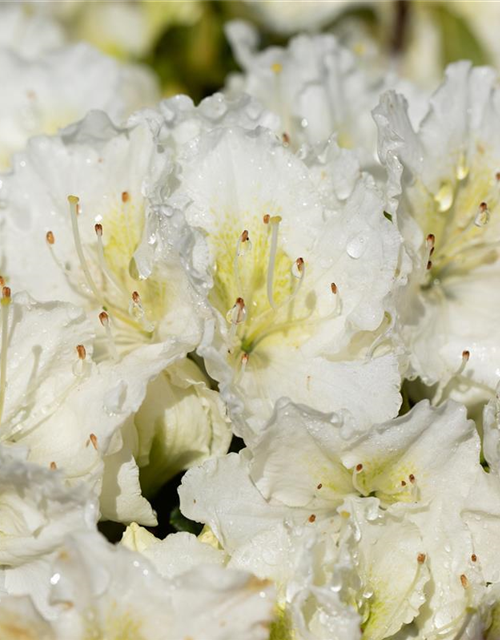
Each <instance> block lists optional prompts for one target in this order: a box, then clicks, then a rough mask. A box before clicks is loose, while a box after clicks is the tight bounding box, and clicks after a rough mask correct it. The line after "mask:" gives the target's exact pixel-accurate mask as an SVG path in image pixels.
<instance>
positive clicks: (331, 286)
mask: <svg viewBox="0 0 500 640" xmlns="http://www.w3.org/2000/svg"><path fill="white" fill-rule="evenodd" d="M330 288H331V290H332V293H333V294H334V295H336V294H337V291H338V288H337V285H336V284H335V282H332V284H331V285H330Z"/></svg>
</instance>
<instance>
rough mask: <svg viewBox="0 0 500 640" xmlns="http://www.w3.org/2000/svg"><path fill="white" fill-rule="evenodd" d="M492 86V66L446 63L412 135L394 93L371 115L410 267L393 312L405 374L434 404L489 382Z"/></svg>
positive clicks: (495, 323) (494, 159) (494, 205)
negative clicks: (405, 355) (405, 354)
mask: <svg viewBox="0 0 500 640" xmlns="http://www.w3.org/2000/svg"><path fill="white" fill-rule="evenodd" d="M496 83H497V77H496V73H495V72H494V71H493V70H492V69H488V68H475V69H472V68H471V67H470V65H469V64H468V63H465V62H464V63H458V64H456V65H452V66H450V67H449V68H448V71H447V74H446V80H445V82H444V84H443V85H442V86H441V87H440V88H439V90H438V91H437V92H436V94H435V95H434V96H433V98H432V99H431V103H430V110H429V113H428V115H427V116H426V118H425V119H424V120H423V122H422V124H421V126H420V128H419V130H418V132H417V133H415V132H414V130H413V128H412V127H411V124H410V122H409V119H408V115H407V105H406V101H405V100H404V98H403V97H402V96H399V95H396V94H394V93H391V92H389V93H388V94H386V95H385V96H384V97H383V98H382V102H381V104H380V106H379V107H377V109H376V111H375V118H376V120H377V122H378V124H379V127H380V137H381V139H380V155H381V158H382V159H383V160H384V161H385V163H386V165H387V166H388V168H389V169H390V172H391V175H392V186H391V194H392V195H393V196H394V200H393V209H392V213H393V215H395V216H396V217H397V222H398V225H399V228H400V229H401V232H402V235H403V237H404V239H405V248H406V251H407V254H408V255H409V257H410V258H411V261H412V264H413V268H412V271H411V273H410V275H409V279H408V285H407V287H406V288H405V291H404V293H403V295H402V296H401V298H400V301H399V306H398V316H399V320H400V331H401V333H402V335H403V338H404V341H405V343H406V345H407V347H408V350H409V352H410V368H409V370H408V373H407V375H408V377H415V376H420V378H421V379H422V380H423V382H424V383H425V384H426V385H429V386H430V385H435V384H437V383H438V387H437V389H434V390H433V391H432V392H431V391H429V392H428V393H432V394H433V395H434V402H436V403H437V402H438V401H439V400H440V398H441V397H443V396H451V397H453V398H456V399H460V400H463V401H466V402H467V404H468V405H469V406H472V405H474V404H475V403H480V402H484V399H488V398H489V397H491V394H492V392H493V390H494V389H495V387H496V385H497V382H498V362H497V361H498V353H499V347H498V327H499V326H500V324H499V320H500V307H499V306H498V304H497V303H496V298H495V296H492V295H491V286H492V282H494V280H495V278H496V277H498V260H497V258H498V251H497V244H498V235H499V230H500V227H499V218H498V200H499V187H498V177H499V171H498V170H499V166H500V140H499V138H498V130H497V120H498V103H499V96H500V94H499V93H498V90H497V88H496ZM403 168H404V171H403ZM402 171H403V174H402V185H401V186H398V183H399V180H400V175H401V172H402ZM398 191H399V192H401V195H400V196H398ZM469 357H470V360H469Z"/></svg>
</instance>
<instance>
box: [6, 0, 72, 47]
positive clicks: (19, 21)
mask: <svg viewBox="0 0 500 640" xmlns="http://www.w3.org/2000/svg"><path fill="white" fill-rule="evenodd" d="M65 40H66V37H65V34H64V30H63V28H62V26H61V25H60V24H58V23H57V21H56V20H54V19H53V18H52V16H50V15H49V13H48V12H47V11H44V10H43V9H42V10H40V7H36V4H34V3H32V4H31V5H28V4H27V3H25V2H16V3H14V2H2V3H1V4H0V48H2V49H3V48H5V49H10V50H11V51H15V52H16V53H18V54H20V55H22V56H23V57H24V58H36V57H37V56H39V55H41V54H43V53H45V52H47V51H50V50H51V49H55V48H57V47H60V46H61V45H63V44H65Z"/></svg>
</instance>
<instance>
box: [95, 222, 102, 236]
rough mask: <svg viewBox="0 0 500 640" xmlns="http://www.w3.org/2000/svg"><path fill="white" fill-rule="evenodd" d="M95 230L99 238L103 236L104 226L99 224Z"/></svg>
mask: <svg viewBox="0 0 500 640" xmlns="http://www.w3.org/2000/svg"><path fill="white" fill-rule="evenodd" d="M94 229H95V233H96V235H97V236H102V224H99V223H97V224H96V225H95V227H94Z"/></svg>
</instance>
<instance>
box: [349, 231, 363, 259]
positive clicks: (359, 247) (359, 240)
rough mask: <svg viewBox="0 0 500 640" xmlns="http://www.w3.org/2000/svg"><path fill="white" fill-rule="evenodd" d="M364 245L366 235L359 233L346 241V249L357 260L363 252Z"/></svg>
mask: <svg viewBox="0 0 500 640" xmlns="http://www.w3.org/2000/svg"><path fill="white" fill-rule="evenodd" d="M366 245H367V239H366V236H364V235H363V234H361V233H360V234H359V235H357V236H355V237H354V238H352V240H349V242H348V243H347V247H346V251H347V253H348V255H349V256H350V257H351V258H352V259H353V260H357V259H358V258H361V256H362V255H363V254H364V252H365V250H366Z"/></svg>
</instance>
